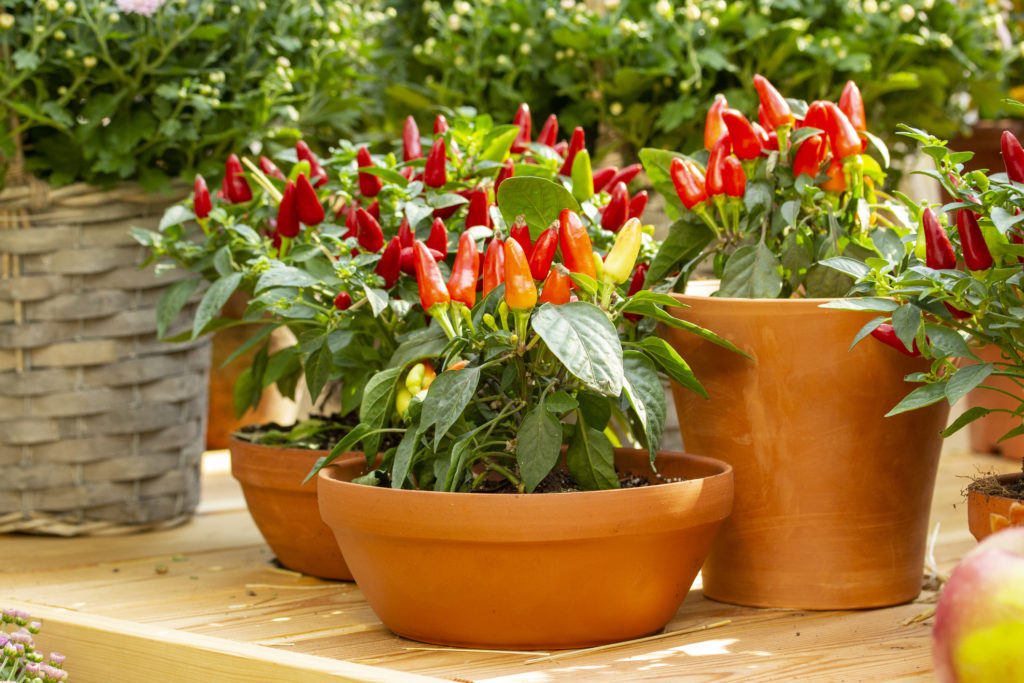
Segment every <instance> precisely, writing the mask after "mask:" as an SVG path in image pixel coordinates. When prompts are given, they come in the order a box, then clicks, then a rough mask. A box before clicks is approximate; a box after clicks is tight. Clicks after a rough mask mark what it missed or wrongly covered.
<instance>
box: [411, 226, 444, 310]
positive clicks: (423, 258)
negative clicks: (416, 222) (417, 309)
mask: <svg viewBox="0 0 1024 683" xmlns="http://www.w3.org/2000/svg"><path fill="white" fill-rule="evenodd" d="M412 248H413V259H414V261H415V264H416V282H417V284H418V285H419V289H420V304H421V305H422V306H423V310H424V311H428V312H429V311H430V309H431V308H433V307H434V306H436V305H438V304H441V305H444V304H447V303H449V302H450V301H451V297H450V296H449V295H448V287H447V286H446V285H445V283H444V278H443V277H441V270H440V269H439V268H438V267H437V261H435V260H434V257H433V256H431V255H430V251H429V250H428V249H427V246H426V245H425V244H423V242H416V243H415V244H413V245H412Z"/></svg>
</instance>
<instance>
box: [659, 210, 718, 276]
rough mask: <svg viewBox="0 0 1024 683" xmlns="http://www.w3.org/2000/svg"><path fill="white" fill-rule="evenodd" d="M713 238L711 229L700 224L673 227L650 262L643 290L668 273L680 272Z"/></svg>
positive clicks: (691, 223)
mask: <svg viewBox="0 0 1024 683" xmlns="http://www.w3.org/2000/svg"><path fill="white" fill-rule="evenodd" d="M714 236H715V233H713V232H712V231H711V228H709V227H708V226H707V225H705V224H704V223H702V222H696V223H694V222H690V223H676V224H675V225H673V226H672V227H671V228H670V229H669V232H668V236H667V237H666V238H665V241H664V242H662V243H661V246H660V247H659V248H658V253H657V254H655V255H654V259H653V260H652V261H651V266H650V268H648V270H647V276H646V278H645V279H644V289H650V288H651V287H653V286H654V285H656V284H658V283H659V282H661V281H662V280H664V279H665V277H666V276H668V274H669V273H674V272H675V271H677V270H680V269H681V268H682V267H683V266H685V265H686V264H688V263H689V262H690V261H692V260H693V259H695V258H696V257H697V256H699V255H700V253H701V252H702V251H703V250H704V247H706V246H707V245H708V244H710V243H711V240H712V239H713V238H714Z"/></svg>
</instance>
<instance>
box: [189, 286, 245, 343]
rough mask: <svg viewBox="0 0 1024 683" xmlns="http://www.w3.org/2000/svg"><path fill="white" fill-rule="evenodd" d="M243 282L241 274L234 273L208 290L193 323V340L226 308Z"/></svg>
mask: <svg viewBox="0 0 1024 683" xmlns="http://www.w3.org/2000/svg"><path fill="white" fill-rule="evenodd" d="M241 282H242V274H241V273H232V274H231V275H228V276H227V277H225V278H221V279H220V280H217V281H216V282H214V283H213V284H212V285H210V288H209V289H208V290H206V294H204V295H203V299H202V301H200V302H199V308H197V309H196V317H195V320H193V321H192V338H193V339H195V338H196V337H198V336H199V333H200V332H202V331H203V328H204V327H206V324H207V323H208V322H210V321H211V320H213V319H214V318H215V317H216V316H217V313H219V312H220V309H221V308H223V307H224V304H226V303H227V301H228V299H229V298H230V297H231V295H232V294H234V292H235V290H236V289H238V285H239V284H241Z"/></svg>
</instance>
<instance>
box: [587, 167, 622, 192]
mask: <svg viewBox="0 0 1024 683" xmlns="http://www.w3.org/2000/svg"><path fill="white" fill-rule="evenodd" d="M618 172H619V169H617V168H615V167H614V166H605V167H604V168H601V169H598V170H596V171H594V173H593V179H594V193H595V194H596V193H598V192H600V191H601V190H603V189H604V188H606V187H608V182H609V181H610V180H611V179H612V178H614V177H615V174H616V173H618Z"/></svg>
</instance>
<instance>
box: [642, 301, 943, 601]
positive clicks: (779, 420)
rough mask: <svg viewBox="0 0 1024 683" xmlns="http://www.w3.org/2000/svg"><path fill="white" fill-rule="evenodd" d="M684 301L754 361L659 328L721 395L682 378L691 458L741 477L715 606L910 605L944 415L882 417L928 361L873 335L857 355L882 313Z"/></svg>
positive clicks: (713, 568)
mask: <svg viewBox="0 0 1024 683" xmlns="http://www.w3.org/2000/svg"><path fill="white" fill-rule="evenodd" d="M674 296H675V298H676V299H677V300H678V301H679V302H680V303H681V304H685V305H686V306H688V307H687V308H677V309H673V308H670V309H668V310H669V311H670V312H671V313H672V315H675V316H677V317H679V318H682V319H684V320H688V321H690V322H693V323H696V324H697V325H700V326H702V327H705V328H707V329H709V330H713V331H714V332H716V333H717V334H719V335H720V336H722V337H724V338H726V339H728V340H730V341H732V342H733V343H734V344H736V345H737V346H739V347H740V348H741V349H743V350H744V351H746V352H747V353H749V354H750V355H752V356H753V357H754V358H756V361H755V360H750V359H748V358H745V357H743V356H741V355H739V354H737V353H733V352H731V351H728V350H726V349H723V348H721V347H720V346H716V345H714V344H712V343H711V342H708V341H705V340H703V339H701V338H700V337H697V336H696V335H694V334H691V333H689V332H686V331H684V330H677V329H674V328H672V329H664V328H663V329H662V330H661V331H660V332H659V333H660V334H662V335H663V336H664V338H665V339H667V340H668V342H669V343H670V344H672V346H673V347H674V348H675V349H676V351H678V352H679V354H680V355H681V356H682V357H683V358H684V359H686V361H687V362H688V363H689V364H690V367H691V368H692V369H693V372H694V374H695V375H696V376H697V379H698V380H699V381H700V382H701V383H702V384H703V385H704V387H705V389H707V392H708V395H709V396H710V400H705V399H704V398H703V397H701V396H698V395H697V394H696V393H694V392H692V391H689V390H685V389H683V388H681V387H680V386H679V385H678V384H676V383H675V382H673V386H672V392H673V395H674V397H675V405H676V410H677V412H678V414H679V428H680V432H681V434H682V437H683V445H684V448H686V450H687V451H689V452H692V453H700V454H702V455H710V456H713V457H715V458H721V459H722V460H724V461H726V462H728V463H729V464H730V465H732V466H733V468H734V469H735V472H736V505H735V507H734V509H733V514H732V516H731V517H730V518H729V519H728V520H727V521H726V522H725V524H723V525H722V530H721V532H720V533H719V535H718V537H717V538H716V539H715V543H714V545H712V548H711V552H710V554H709V555H708V560H707V563H706V564H705V567H704V570H703V574H702V576H703V582H704V583H703V586H704V587H703V590H704V595H706V596H708V597H710V598H713V599H715V600H721V601H723V602H730V603H735V604H739V605H749V606H752V607H786V608H794V609H859V608H867V607H880V606H884V605H894V604H899V603H901V602H907V601H908V600H913V599H914V598H915V597H916V596H917V595H918V594H919V593H920V591H921V572H922V571H923V565H924V552H925V543H926V535H927V531H928V514H929V510H930V508H931V499H932V492H933V489H934V486H935V473H936V469H937V467H938V460H939V451H940V448H941V445H942V439H941V437H940V436H939V432H940V430H941V429H942V428H943V427H944V426H945V424H946V417H947V414H948V410H949V406H948V404H947V403H946V402H945V401H941V402H939V403H936V404H934V405H931V406H928V407H926V408H922V409H919V410H914V411H910V412H906V413H903V414H900V415H896V416H893V417H885V414H886V413H887V412H888V411H889V409H891V408H892V407H893V406H895V405H896V404H897V403H899V401H900V400H902V399H903V397H904V396H906V395H907V394H908V393H910V391H911V390H912V389H913V388H914V385H913V384H910V383H907V382H905V381H904V380H903V378H904V377H905V376H906V375H908V374H910V373H912V372H919V371H923V370H925V369H927V363H926V362H925V361H923V360H921V359H920V358H909V357H907V356H906V355H904V354H901V353H899V352H897V351H895V350H894V349H892V348H890V347H888V346H886V345H884V344H880V343H878V342H877V341H875V340H874V339H871V338H868V339H865V340H863V341H862V342H860V343H859V344H857V345H856V346H855V347H854V348H853V349H852V350H851V349H850V344H851V343H852V342H853V339H854V337H855V336H856V335H857V332H858V331H859V330H860V329H861V327H862V326H863V325H864V324H865V323H867V322H868V321H870V320H871V318H872V317H874V314H873V313H868V314H865V313H862V312H857V311H841V310H831V309H826V308H820V306H821V304H823V303H827V301H828V300H827V299H729V298H718V297H708V296H681V295H674Z"/></svg>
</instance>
